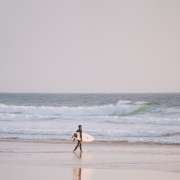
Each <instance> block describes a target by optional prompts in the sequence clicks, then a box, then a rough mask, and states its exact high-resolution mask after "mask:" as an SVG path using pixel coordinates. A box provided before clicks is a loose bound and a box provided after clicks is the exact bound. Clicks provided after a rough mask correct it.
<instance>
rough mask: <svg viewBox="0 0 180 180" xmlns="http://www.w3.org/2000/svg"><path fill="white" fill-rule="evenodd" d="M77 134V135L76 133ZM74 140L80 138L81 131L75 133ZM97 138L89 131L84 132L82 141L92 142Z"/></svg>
mask: <svg viewBox="0 0 180 180" xmlns="http://www.w3.org/2000/svg"><path fill="white" fill-rule="evenodd" d="M75 134H77V137H75V136H74V135H75ZM72 138H73V140H76V141H77V140H80V134H79V132H76V133H74V134H73V136H72ZM94 140H95V138H94V137H93V136H91V135H89V134H87V133H82V142H92V141H94Z"/></svg>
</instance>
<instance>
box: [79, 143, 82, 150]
mask: <svg viewBox="0 0 180 180" xmlns="http://www.w3.org/2000/svg"><path fill="white" fill-rule="evenodd" d="M79 148H80V151H81V152H82V144H81V142H80V143H79Z"/></svg>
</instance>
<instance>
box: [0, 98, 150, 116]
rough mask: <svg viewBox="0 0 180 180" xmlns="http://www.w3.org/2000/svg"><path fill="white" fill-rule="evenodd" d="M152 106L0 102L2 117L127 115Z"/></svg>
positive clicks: (138, 104) (141, 104) (123, 102)
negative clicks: (19, 104)
mask: <svg viewBox="0 0 180 180" xmlns="http://www.w3.org/2000/svg"><path fill="white" fill-rule="evenodd" d="M151 108H152V105H151V104H149V103H147V102H136V103H132V102H131V101H118V102H117V103H116V104H105V105H100V106H60V107H58V106H17V105H6V104H0V118H2V119H3V118H9V119H11V118H20V117H21V116H23V115H24V117H23V118H25V119H27V118H40V119H41V118H48V117H49V118H58V117H88V116H90V117H95V116H97V117H98V116H101V117H103V116H126V115H134V114H138V113H145V112H147V111H148V110H150V109H151Z"/></svg>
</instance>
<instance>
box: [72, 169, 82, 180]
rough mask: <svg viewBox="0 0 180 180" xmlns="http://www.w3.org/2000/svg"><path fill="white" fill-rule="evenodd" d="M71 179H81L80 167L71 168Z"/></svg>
mask: <svg viewBox="0 0 180 180" xmlns="http://www.w3.org/2000/svg"><path fill="white" fill-rule="evenodd" d="M73 180H82V179H81V168H74V169H73Z"/></svg>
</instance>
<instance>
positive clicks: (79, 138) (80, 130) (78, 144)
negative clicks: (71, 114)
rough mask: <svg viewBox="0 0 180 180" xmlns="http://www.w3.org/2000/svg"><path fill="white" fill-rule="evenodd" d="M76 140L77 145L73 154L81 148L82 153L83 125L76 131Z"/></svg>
mask: <svg viewBox="0 0 180 180" xmlns="http://www.w3.org/2000/svg"><path fill="white" fill-rule="evenodd" d="M76 139H77V145H76V147H75V148H74V150H73V152H75V151H76V149H77V148H78V147H79V148H80V151H81V152H82V144H81V143H82V125H78V129H77V131H76Z"/></svg>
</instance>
